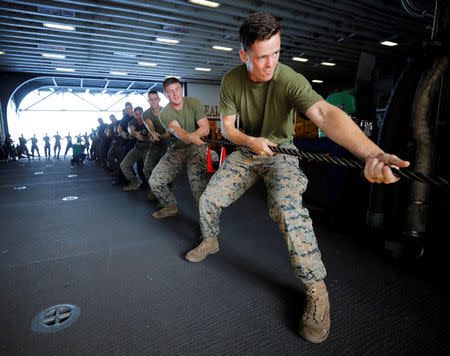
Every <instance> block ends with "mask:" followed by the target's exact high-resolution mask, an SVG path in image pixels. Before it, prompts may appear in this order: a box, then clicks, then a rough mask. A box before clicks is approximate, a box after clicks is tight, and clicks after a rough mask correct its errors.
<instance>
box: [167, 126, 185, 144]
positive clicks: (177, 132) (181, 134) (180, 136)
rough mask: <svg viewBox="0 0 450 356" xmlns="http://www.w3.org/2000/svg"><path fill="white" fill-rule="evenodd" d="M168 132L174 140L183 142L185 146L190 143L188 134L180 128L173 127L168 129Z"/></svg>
mask: <svg viewBox="0 0 450 356" xmlns="http://www.w3.org/2000/svg"><path fill="white" fill-rule="evenodd" d="M168 131H169V132H170V133H171V134H173V135H174V136H175V137H176V138H178V139H179V140H181V141H183V142H184V143H187V144H189V143H190V140H189V133H187V131H186V130H184V129H182V128H181V127H178V126H173V127H170V128H169V129H168Z"/></svg>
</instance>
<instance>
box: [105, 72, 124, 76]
mask: <svg viewBox="0 0 450 356" xmlns="http://www.w3.org/2000/svg"><path fill="white" fill-rule="evenodd" d="M109 74H112V75H128V73H125V72H109Z"/></svg>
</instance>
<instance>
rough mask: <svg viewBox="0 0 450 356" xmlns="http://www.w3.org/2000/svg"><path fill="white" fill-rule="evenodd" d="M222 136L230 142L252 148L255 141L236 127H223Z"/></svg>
mask: <svg viewBox="0 0 450 356" xmlns="http://www.w3.org/2000/svg"><path fill="white" fill-rule="evenodd" d="M221 131H222V135H223V136H224V137H225V138H226V139H227V140H229V141H231V142H233V143H235V144H237V145H242V146H250V142H251V141H252V140H253V139H254V138H253V137H252V136H248V135H246V134H244V133H242V132H241V131H239V130H238V129H236V128H235V127H230V126H228V125H224V124H223V123H222V125H221Z"/></svg>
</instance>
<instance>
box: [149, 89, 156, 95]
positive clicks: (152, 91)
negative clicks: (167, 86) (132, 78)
mask: <svg viewBox="0 0 450 356" xmlns="http://www.w3.org/2000/svg"><path fill="white" fill-rule="evenodd" d="M150 94H156V95H158V91H157V90H155V89H151V90H150V91H149V92H148V93H147V95H150Z"/></svg>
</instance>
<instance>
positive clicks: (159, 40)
mask: <svg viewBox="0 0 450 356" xmlns="http://www.w3.org/2000/svg"><path fill="white" fill-rule="evenodd" d="M156 40H157V41H158V42H164V43H180V41H178V40H173V39H170V38H161V37H158V38H156Z"/></svg>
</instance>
